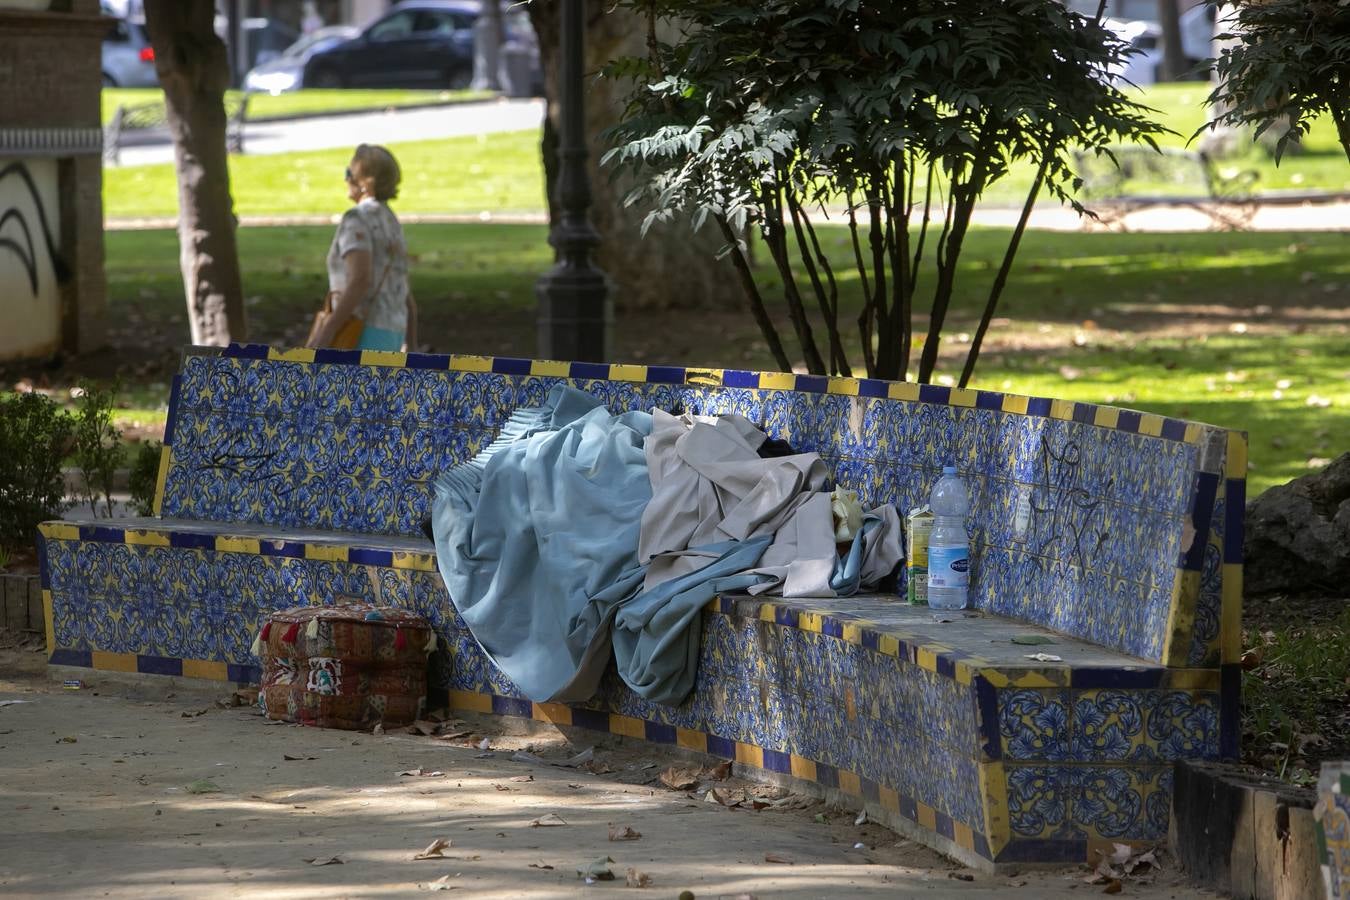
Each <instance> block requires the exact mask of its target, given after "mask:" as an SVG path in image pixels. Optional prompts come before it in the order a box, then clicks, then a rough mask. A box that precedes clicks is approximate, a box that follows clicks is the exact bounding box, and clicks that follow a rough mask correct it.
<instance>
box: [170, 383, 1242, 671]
mask: <svg viewBox="0 0 1350 900" xmlns="http://www.w3.org/2000/svg"><path fill="white" fill-rule="evenodd" d="M527 370H528V365H526V366H525V367H524V369H522V370H521V371H527ZM560 380H563V379H560V378H558V377H554V376H531V375H514V374H513V375H508V374H498V373H494V372H462V371H448V370H445V369H422V368H399V367H385V366H363V365H351V364H338V363H297V362H287V361H281V360H269V359H265V358H264V359H255V358H231V357H228V356H224V357H215V356H189V357H188V358H187V360H186V361H185V363H184V368H183V373H182V375H181V385H180V389H179V391H178V398H179V400H178V408H177V410H176V412H175V420H176V421H175V428H174V432H173V435H172V446H173V462H172V465H171V467H170V470H169V473H168V479H167V481H166V484H165V492H164V498H163V514H164V515H165V516H170V517H183V518H195V519H203V520H215V521H232V522H250V523H263V524H272V525H277V526H282V527H316V528H326V529H333V530H342V531H358V532H368V533H385V534H402V535H415V534H417V533H418V529H419V527H420V523H421V522H422V520H423V519H424V518H425V517H426V515H427V513H428V510H429V505H430V481H431V479H432V478H434V477H435V475H436V474H437V473H438V472H440V471H442V470H443V469H445V468H446V467H448V466H452V465H455V464H456V463H458V462H460V461H463V460H465V459H468V458H469V457H471V456H472V455H473V454H474V453H476V452H478V450H480V449H481V448H482V447H483V446H485V445H486V443H488V442H489V441H490V440H491V438H492V436H493V434H494V432H495V429H496V428H497V427H498V426H499V425H500V424H501V423H502V422H503V421H505V420H506V418H507V417H509V416H510V414H511V413H512V411H514V410H515V408H516V407H518V406H520V405H525V404H534V403H538V402H540V401H541V400H542V399H543V398H544V396H545V395H546V393H547V391H548V390H549V388H550V387H552V385H553V384H556V383H557V382H558V381H560ZM569 383H571V384H573V385H575V386H576V387H578V388H580V389H582V390H585V391H588V392H590V393H592V394H594V395H595V396H597V397H599V398H601V399H602V400H603V401H604V402H605V403H606V405H607V406H609V408H610V409H612V410H614V411H616V412H618V411H623V410H627V409H652V408H657V407H659V408H663V409H668V410H677V411H690V412H696V413H699V414H709V415H710V414H716V413H724V412H736V413H740V414H741V415H744V416H746V417H747V418H749V419H751V420H752V421H754V422H755V423H756V424H758V425H760V426H762V427H764V428H765V429H766V430H767V431H769V432H770V433H772V434H773V435H774V436H776V437H780V438H783V439H786V440H789V441H791V442H792V443H793V444H794V445H795V446H797V447H798V448H800V449H803V450H814V451H818V452H820V453H821V454H822V455H823V456H825V457H826V459H827V461H828V462H829V463H830V464H831V465H832V466H833V467H834V469H835V472H836V474H837V477H838V480H839V482H840V483H841V484H843V485H845V486H848V487H851V488H854V489H857V490H858V491H860V493H861V494H862V495H863V497H864V498H865V499H866V500H867V501H868V502H869V503H872V504H877V503H884V502H889V503H894V504H895V505H896V506H897V507H898V508H900V509H901V510H902V511H904V510H907V509H909V508H911V507H912V506H916V505H919V504H920V503H922V502H924V500H925V498H926V497H927V494H928V491H929V490H930V489H931V487H932V484H933V482H934V481H935V479H936V477H937V475H938V474H939V473H940V471H941V466H942V465H943V464H946V463H955V464H956V465H957V466H958V467H959V468H960V469H961V470H962V472H963V473H964V474H965V475H966V476H967V478H968V479H969V481H970V484H971V487H972V490H973V495H974V496H973V501H974V509H973V512H972V525H973V528H972V533H973V540H974V546H975V553H974V573H975V575H974V590H973V594H974V602H975V603H976V605H977V606H979V607H981V608H984V609H988V610H989V611H991V612H995V613H998V614H1000V615H1008V616H1013V617H1016V618H1022V619H1026V620H1028V621H1033V622H1037V623H1040V624H1044V625H1047V626H1049V627H1051V628H1055V629H1057V630H1060V631H1063V632H1065V633H1067V634H1073V635H1078V636H1081V637H1083V638H1085V639H1087V640H1091V641H1094V642H1097V643H1101V644H1103V645H1104V646H1108V647H1112V648H1115V649H1118V650H1121V651H1124V652H1127V653H1131V654H1133V655H1136V656H1141V657H1143V658H1145V659H1152V660H1157V659H1159V657H1160V654H1161V651H1162V646H1163V641H1164V639H1165V632H1166V630H1167V623H1168V616H1169V612H1170V611H1171V610H1170V607H1171V591H1172V583H1173V575H1174V572H1175V567H1176V565H1177V560H1178V556H1179V552H1180V548H1179V546H1178V545H1179V539H1180V535H1181V531H1182V525H1181V521H1182V518H1183V517H1184V516H1185V515H1187V513H1188V508H1187V504H1188V503H1189V501H1190V498H1191V493H1192V485H1193V472H1194V470H1195V468H1196V453H1197V451H1196V447H1195V446H1193V445H1191V444H1187V443H1185V442H1182V441H1178V440H1172V439H1166V438H1161V437H1150V436H1148V435H1142V434H1137V433H1133V432H1130V431H1125V430H1117V429H1112V428H1103V427H1098V426H1096V425H1094V424H1091V423H1090V422H1089V421H1072V420H1063V419H1056V418H1050V417H1048V416H1045V415H1022V414H1019V413H1013V412H1004V411H1002V410H1001V409H989V408H975V407H964V406H955V405H947V404H946V403H942V402H921V401H917V400H916V401H907V400H895V399H887V398H883V397H866V396H846V395H840V394H830V393H810V392H799V391H784V390H771V389H761V388H758V387H754V388H741V387H724V386H703V385H693V384H669V383H638V382H627V381H610V380H605V379H570V380H569ZM756 383H758V382H757V380H756ZM945 396H946V395H945V393H944V397H945ZM991 396H993V395H991ZM1019 509H1020V510H1022V512H1023V513H1024V514H1025V521H1026V528H1025V530H1022V531H1018V530H1017V525H1018V523H1019V517H1018V511H1019ZM1206 585H1207V586H1210V582H1206ZM1213 597H1214V593H1213V591H1212V590H1210V591H1208V592H1207V593H1206V594H1205V596H1204V599H1203V601H1202V602H1201V604H1200V607H1201V608H1200V611H1199V612H1198V613H1197V627H1198V628H1200V629H1201V630H1202V632H1203V633H1202V634H1198V635H1197V636H1196V646H1197V648H1198V647H1199V646H1200V645H1201V642H1202V641H1208V640H1210V638H1209V637H1208V635H1209V629H1211V628H1212V627H1213V624H1214V621H1213V617H1214V613H1215V610H1216V607H1215V606H1214V604H1213V603H1212V602H1211V601H1212V599H1213ZM1206 646H1207V645H1206ZM1195 652H1196V653H1199V652H1200V651H1199V650H1198V649H1197V650H1196V651H1195Z"/></svg>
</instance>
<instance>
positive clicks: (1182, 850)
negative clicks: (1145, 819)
mask: <svg viewBox="0 0 1350 900" xmlns="http://www.w3.org/2000/svg"><path fill="white" fill-rule="evenodd" d="M1173 771H1174V776H1175V781H1174V785H1173V788H1172V823H1171V827H1170V829H1169V834H1168V843H1169V845H1170V846H1171V849H1172V852H1173V854H1174V855H1175V856H1176V858H1177V860H1178V861H1179V862H1180V863H1181V867H1182V869H1184V870H1185V872H1186V874H1187V876H1189V878H1190V879H1191V881H1192V882H1194V883H1195V884H1198V885H1201V886H1204V887H1207V888H1210V889H1212V890H1215V891H1218V892H1220V893H1223V894H1227V895H1231V896H1232V897H1234V898H1237V900H1317V898H1320V897H1322V895H1323V892H1322V873H1321V868H1320V866H1319V864H1318V852H1317V829H1316V823H1315V822H1314V821H1313V805H1314V803H1315V801H1316V795H1315V794H1314V792H1313V791H1311V790H1307V789H1305V788H1298V787H1294V786H1293V785H1290V784H1286V783H1284V782H1282V781H1277V780H1276V779H1273V778H1265V777H1262V776H1260V775H1253V774H1252V773H1250V772H1248V771H1246V770H1245V769H1243V768H1242V767H1240V766H1235V765H1225V764H1222V763H1207V762H1178V763H1177V764H1176V766H1175V767H1174V770H1173Z"/></svg>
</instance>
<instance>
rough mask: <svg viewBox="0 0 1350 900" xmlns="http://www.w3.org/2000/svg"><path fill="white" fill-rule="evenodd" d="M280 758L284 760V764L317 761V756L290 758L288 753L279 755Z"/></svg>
mask: <svg viewBox="0 0 1350 900" xmlns="http://www.w3.org/2000/svg"><path fill="white" fill-rule="evenodd" d="M281 758H282V759H284V760H286V762H306V761H308V760H311V759H318V757H317V756H292V755H291V754H289V753H283V754H281Z"/></svg>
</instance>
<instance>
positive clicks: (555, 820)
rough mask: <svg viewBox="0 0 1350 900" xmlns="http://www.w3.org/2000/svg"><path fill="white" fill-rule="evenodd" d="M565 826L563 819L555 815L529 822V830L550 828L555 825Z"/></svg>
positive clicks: (549, 814) (544, 816) (550, 814)
mask: <svg viewBox="0 0 1350 900" xmlns="http://www.w3.org/2000/svg"><path fill="white" fill-rule="evenodd" d="M566 824H567V822H565V821H563V817H562V816H560V815H558V814H557V813H548V814H547V815H543V816H540V817H539V818H537V819H531V820H530V827H531V828H550V827H553V826H556V825H566Z"/></svg>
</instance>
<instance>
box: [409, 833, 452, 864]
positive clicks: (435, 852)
mask: <svg viewBox="0 0 1350 900" xmlns="http://www.w3.org/2000/svg"><path fill="white" fill-rule="evenodd" d="M451 846H453V842H452V841H448V840H446V839H445V838H441V837H438V838H436V840H434V841H432V842H431V843H430V844H427V848H426V849H425V850H423V851H422V852H421V853H419V854H417V855H416V856H414V857H413V859H445V853H444V852H442V851H444V850H445V849H446V848H448V847H451Z"/></svg>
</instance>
